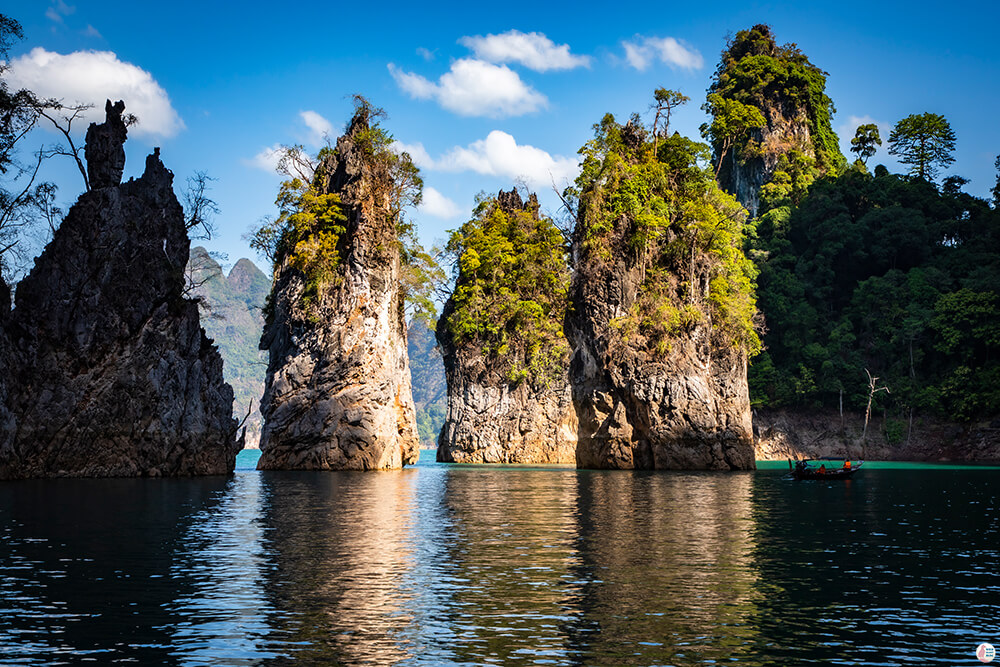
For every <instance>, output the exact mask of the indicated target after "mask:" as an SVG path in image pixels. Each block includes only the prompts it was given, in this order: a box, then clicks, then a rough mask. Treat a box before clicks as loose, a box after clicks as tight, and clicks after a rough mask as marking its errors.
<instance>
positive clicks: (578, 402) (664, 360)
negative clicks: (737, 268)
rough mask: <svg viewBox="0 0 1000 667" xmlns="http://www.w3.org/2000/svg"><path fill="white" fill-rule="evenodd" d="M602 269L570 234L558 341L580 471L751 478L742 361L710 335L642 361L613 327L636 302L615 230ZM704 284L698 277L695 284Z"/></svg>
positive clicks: (702, 329) (636, 342)
mask: <svg viewBox="0 0 1000 667" xmlns="http://www.w3.org/2000/svg"><path fill="white" fill-rule="evenodd" d="M617 234H618V235H617V237H616V238H615V239H613V240H612V241H611V242H610V245H609V247H610V248H611V251H610V253H609V258H608V259H603V258H592V257H588V256H587V255H586V251H585V249H584V248H582V245H581V241H580V238H581V233H580V227H579V226H578V229H577V233H576V234H575V238H574V249H573V253H574V257H576V258H578V260H577V262H578V263H577V270H576V272H575V273H574V276H573V282H572V284H571V286H570V308H569V310H568V311H567V317H566V328H565V331H566V337H567V338H568V339H569V341H570V344H571V345H572V347H573V358H572V360H571V362H570V370H569V379H570V383H571V385H572V388H573V401H574V404H575V406H576V412H577V416H578V418H579V424H580V428H579V442H578V445H577V455H576V460H577V466H578V467H581V468H623V469H631V468H669V469H707V470H726V469H738V470H745V469H753V468H754V465H755V464H754V457H753V453H754V452H753V441H752V433H751V423H750V400H749V392H748V388H747V361H746V354H745V352H743V351H742V350H739V349H735V348H732V347H728V348H724V349H719V348H717V347H715V346H713V345H712V343H711V335H710V333H711V332H710V331H709V329H708V327H707V326H706V325H704V324H702V325H699V326H697V327H695V328H694V329H693V330H692V331H691V332H690V333H689V334H686V336H685V337H683V338H679V339H676V340H673V341H672V346H671V349H670V350H669V351H668V352H667V353H666V354H655V353H652V352H650V351H649V350H648V349H647V346H646V345H645V341H644V340H643V339H641V337H637V338H635V339H625V338H623V337H622V335H621V334H619V333H617V332H616V331H615V330H614V328H613V327H612V326H611V324H612V321H613V320H614V319H615V318H618V317H621V315H622V314H624V313H627V312H629V309H630V308H631V307H632V305H633V304H634V303H635V302H636V299H637V295H638V292H639V289H640V286H641V283H642V276H643V269H642V267H641V266H639V265H638V261H637V260H636V259H635V254H634V253H631V252H630V251H629V245H628V244H629V242H628V239H627V236H626V235H625V234H623V233H622V232H621V230H619V231H618V232H617ZM698 279H699V280H704V277H698Z"/></svg>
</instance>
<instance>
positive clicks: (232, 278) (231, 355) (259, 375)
mask: <svg viewBox="0 0 1000 667" xmlns="http://www.w3.org/2000/svg"><path fill="white" fill-rule="evenodd" d="M187 275H188V285H189V289H190V294H191V296H195V297H200V298H201V299H202V302H203V308H202V318H201V320H202V326H203V327H204V328H205V332H206V333H207V334H208V337H209V338H212V339H214V340H215V344H216V345H217V346H218V347H219V352H220V353H221V354H222V359H223V362H224V366H223V375H224V376H225V379H226V382H228V383H229V384H230V385H231V386H232V388H233V393H234V394H235V400H234V401H233V416H234V417H236V419H238V420H242V419H243V418H244V417H245V416H246V414H247V409H248V407H249V406H250V405H251V402H252V403H253V411H252V413H251V414H250V417H249V418H248V419H247V422H246V427H247V438H246V446H247V447H251V448H255V447H257V441H258V439H259V438H260V426H261V422H260V412H259V411H258V407H259V405H260V397H261V394H263V393H264V372H265V371H266V370H267V358H266V355H265V353H264V352H261V351H260V350H258V349H257V346H258V343H259V342H260V332H261V329H262V328H263V326H264V318H263V316H262V315H261V308H263V306H264V299H266V298H267V294H268V292H269V291H270V290H271V281H270V280H269V279H268V277H267V276H266V275H265V274H264V272H263V271H261V270H260V269H258V268H257V266H256V265H255V264H254V263H253V262H251V261H250V260H249V259H246V258H244V259H241V260H239V261H238V262H236V264H235V265H234V266H233V268H232V270H231V271H230V272H229V275H228V276H227V275H226V274H225V273H224V272H223V270H222V266H220V265H219V263H218V262H217V261H216V260H215V259H214V258H213V257H212V256H211V255H210V254H209V253H208V251H207V250H205V248H202V247H201V246H198V247H195V248H192V249H191V256H190V259H189V260H188V270H187Z"/></svg>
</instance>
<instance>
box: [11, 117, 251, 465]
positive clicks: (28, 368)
mask: <svg viewBox="0 0 1000 667" xmlns="http://www.w3.org/2000/svg"><path fill="white" fill-rule="evenodd" d="M123 109H124V105H122V104H121V103H119V104H118V105H115V106H113V107H112V105H111V104H110V103H109V104H108V107H107V114H108V119H107V122H106V123H104V124H101V125H92V126H91V127H90V130H89V131H88V132H87V138H88V145H87V152H86V155H87V158H88V160H89V165H88V167H89V169H88V170H89V173H90V174H91V183H92V185H93V186H94V189H92V190H91V191H89V192H86V193H85V194H83V195H81V196H80V198H79V199H78V200H77V202H76V204H74V205H73V207H72V208H71V209H70V211H69V213H68V214H67V216H66V218H65V220H64V221H63V223H62V225H61V226H60V227H59V228H58V229H57V230H56V232H55V234H54V236H53V239H52V242H51V243H49V245H48V246H47V247H46V248H45V250H44V251H43V253H42V254H41V256H40V257H39V258H38V259H37V260H36V261H35V266H34V268H33V269H32V271H31V273H30V274H29V275H28V276H27V277H26V278H24V280H22V281H21V282H20V284H19V285H18V289H17V294H16V299H15V307H14V310H13V311H11V313H10V315H9V319H8V322H7V324H6V327H5V328H6V331H7V336H8V338H9V343H10V358H9V360H8V362H9V364H10V366H11V369H10V370H9V372H8V374H7V375H8V377H9V378H10V380H11V382H10V385H9V387H8V392H9V397H8V404H9V406H10V409H11V412H12V413H14V415H16V418H17V423H16V429H15V431H14V435H13V439H12V442H11V443H9V446H8V447H6V448H5V449H3V450H2V451H0V478H21V477H47V476H87V477H104V476H147V475H148V476H162V475H198V474H223V473H227V472H231V471H232V470H233V468H234V465H235V458H236V452H237V451H239V449H241V447H242V443H241V441H238V440H237V438H236V426H237V424H236V421H235V420H233V419H232V416H231V415H232V402H233V392H232V389H230V387H229V386H228V385H227V384H225V382H224V381H223V379H222V359H221V357H220V356H219V353H218V351H217V350H216V349H215V347H213V346H212V345H211V342H210V341H209V340H208V339H207V338H206V337H205V334H204V332H203V331H202V329H201V327H200V324H199V316H198V306H197V304H196V303H195V302H194V301H191V300H189V299H185V298H184V296H183V294H182V292H183V288H184V265H185V263H186V262H187V257H188V247H189V240H188V237H187V229H186V227H185V223H184V213H183V210H182V209H181V206H180V204H179V203H178V201H177V198H176V197H175V196H174V192H173V189H172V183H173V174H171V173H170V172H169V171H168V170H167V169H166V168H165V167H164V166H163V163H162V162H161V161H160V157H159V149H157V150H156V151H154V153H153V154H152V155H150V156H149V157H147V158H146V168H145V172H144V173H143V175H142V177H140V178H139V179H138V180H130V181H129V182H127V183H124V184H120V183H119V182H118V180H117V179H119V178H120V175H121V166H122V163H121V159H120V158H121V156H122V155H123V151H122V146H121V142H123V141H124V139H125V133H124V129H125V128H124V125H123V124H122V121H121V117H120V114H121V112H122V110H123ZM105 161H107V162H109V163H110V164H104V162H105Z"/></svg>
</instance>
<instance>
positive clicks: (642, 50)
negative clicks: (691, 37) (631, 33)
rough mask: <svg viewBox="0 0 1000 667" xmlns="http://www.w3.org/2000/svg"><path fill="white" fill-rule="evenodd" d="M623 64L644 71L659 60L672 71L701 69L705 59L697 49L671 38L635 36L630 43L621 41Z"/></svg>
mask: <svg viewBox="0 0 1000 667" xmlns="http://www.w3.org/2000/svg"><path fill="white" fill-rule="evenodd" d="M622 47H624V49H625V62H627V63H628V64H629V65H631V66H632V67H634V68H636V69H637V70H640V71H641V70H644V69H646V68H647V67H649V66H650V65H651V64H652V63H653V62H654V61H656V60H659V61H660V62H661V63H663V64H665V65H669V66H670V67H671V68H672V69H687V70H696V69H701V68H702V67H704V65H705V59H704V58H702V57H701V54H700V53H699V52H698V50H697V49H695V48H692V47H690V46H688V45H687V44H685V43H684V42H683V41H681V40H678V39H674V38H673V37H641V36H638V35H636V37H635V39H633V40H632V41H623V42H622Z"/></svg>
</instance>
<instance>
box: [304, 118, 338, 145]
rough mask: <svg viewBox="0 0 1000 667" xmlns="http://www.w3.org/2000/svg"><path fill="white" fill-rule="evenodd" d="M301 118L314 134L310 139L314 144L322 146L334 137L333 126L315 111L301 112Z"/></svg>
mask: <svg viewBox="0 0 1000 667" xmlns="http://www.w3.org/2000/svg"><path fill="white" fill-rule="evenodd" d="M299 117H300V118H301V119H302V122H303V123H305V124H306V127H308V128H309V131H310V132H312V135H311V137H310V138H311V139H312V142H313V143H314V144H321V143H323V142H324V141H326V139H327V137H332V136H333V124H332V123H330V121H328V120H327V119H326V118H323V116H321V115H319V114H318V113H316V112H315V111H300V112H299Z"/></svg>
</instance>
